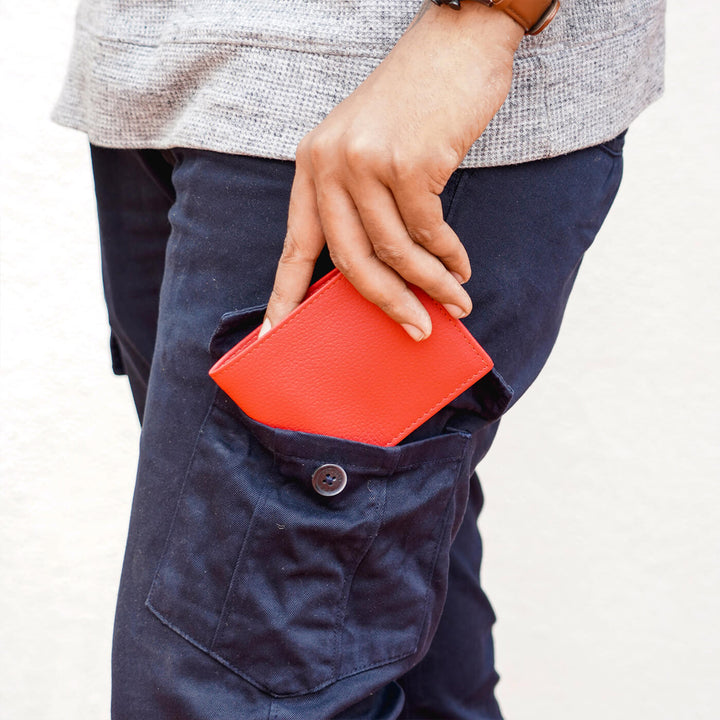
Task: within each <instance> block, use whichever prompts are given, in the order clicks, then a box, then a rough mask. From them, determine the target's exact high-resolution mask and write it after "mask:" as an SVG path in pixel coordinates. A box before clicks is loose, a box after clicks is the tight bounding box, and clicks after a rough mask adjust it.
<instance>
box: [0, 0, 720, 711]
mask: <svg viewBox="0 0 720 720" xmlns="http://www.w3.org/2000/svg"><path fill="white" fill-rule="evenodd" d="M716 7H717V4H716V3H715V2H713V1H712V0H695V2H693V3H687V4H683V7H682V9H681V7H680V3H675V4H674V5H673V6H672V7H671V8H670V9H669V14H668V66H667V91H666V94H665V97H664V98H663V99H662V100H661V101H660V102H658V103H656V104H655V105H654V106H653V107H651V108H650V109H649V110H647V111H646V112H645V113H644V114H643V116H642V117H641V118H640V119H639V120H638V121H637V122H636V123H635V124H634V125H633V127H632V129H631V131H630V133H629V135H628V141H627V146H626V166H625V167H626V169H625V179H624V182H623V186H622V187H621V189H620V194H619V197H618V199H617V201H616V203H615V206H614V208H613V209H612V211H611V214H610V217H609V219H608V221H607V222H606V224H605V227H604V228H603V230H602V232H601V234H600V236H599V237H598V239H597V241H596V243H595V245H594V246H593V248H591V250H590V252H589V253H588V255H587V257H586V259H585V263H584V266H583V269H582V270H581V272H580V277H579V279H578V282H577V284H576V289H575V292H574V296H573V297H572V298H571V301H570V305H569V308H568V311H567V314H566V319H565V323H564V326H563V330H562V332H561V335H560V339H559V341H558V344H557V347H556V350H555V352H554V354H553V356H552V358H551V359H550V361H549V363H548V365H547V367H546V369H545V371H544V372H543V374H542V375H541V377H540V379H539V380H538V381H537V382H536V383H535V385H534V386H533V387H532V388H531V390H530V391H529V392H528V393H527V395H526V396H525V397H524V398H523V400H522V401H521V402H520V403H519V404H518V405H517V406H516V407H515V408H514V409H513V410H511V411H510V413H509V414H508V415H507V417H506V418H505V419H504V420H503V423H502V427H501V431H500V433H499V436H498V439H497V442H496V445H495V447H494V448H493V450H492V452H491V453H490V455H489V457H488V458H487V459H486V461H485V462H484V463H483V465H482V466H481V476H482V481H483V488H484V490H485V495H486V504H485V509H484V510H483V513H482V515H481V520H480V526H481V531H482V534H483V538H484V548H485V557H484V565H483V571H482V578H483V585H484V587H485V589H486V591H487V593H488V595H489V597H490V600H491V602H492V604H493V606H494V608H495V610H496V612H497V615H498V618H499V619H498V623H497V625H496V632H495V640H496V653H497V667H498V671H499V672H500V674H501V681H500V684H499V686H498V691H497V692H498V697H499V699H500V702H501V705H502V708H503V710H504V712H505V714H506V716H507V718H508V720H545V719H548V720H549V719H550V718H552V720H578V719H579V718H582V719H583V720H601V719H602V720H607V719H608V718H612V719H614V720H643V719H645V718H648V719H650V718H652V719H653V720H657V719H659V718H662V719H664V718H667V719H668V720H690V719H691V720H716V719H717V718H718V717H720V698H719V697H718V688H719V685H718V677H719V676H720V632H719V630H718V611H719V610H720V606H719V603H718V591H720V570H719V566H720V529H719V526H720V513H719V510H720V501H719V499H718V498H719V496H720V492H719V490H718V480H720V457H719V455H720V453H719V449H718V435H719V432H720V417H719V416H720V413H719V412H718V404H719V402H720V392H719V391H718V379H717V378H718V369H719V368H720V339H719V335H718V320H719V315H720V313H719V311H720V299H719V292H718V274H719V272H720V263H719V262H718V261H719V260H720V253H719V251H718V240H719V239H720V231H719V230H718V222H719V220H720V216H719V213H718V205H720V192H719V190H720V188H719V187H718V179H717V178H718V165H719V161H720V157H719V156H718V146H719V143H718V130H717V128H718V115H717V99H718V90H719V88H718V81H717V79H716V78H717V69H718V53H717V51H715V50H713V49H712V48H714V47H717V31H718V27H720V13H719V12H718V10H717V9H716ZM73 12H74V0H72V1H71V0H62V2H54V3H49V2H41V1H40V0H25V1H24V2H22V3H10V2H5V3H3V5H2V9H1V10H0V48H1V50H0V52H1V53H2V61H3V68H2V83H3V85H2V94H0V98H2V100H0V104H1V105H2V108H1V110H0V112H1V113H2V139H1V143H0V147H1V148H2V161H1V162H2V196H1V200H2V220H1V222H2V225H1V226H0V231H1V233H2V246H1V247H2V290H1V295H0V310H1V313H2V315H1V324H0V330H1V333H2V336H1V342H0V360H1V363H2V482H1V484H0V492H1V497H0V582H1V583H2V585H1V586H0V587H1V589H2V591H1V592H0V718H2V720H5V719H6V718H13V719H15V718H18V719H20V718H22V719H25V718H32V719H33V720H44V719H46V718H63V719H66V718H67V719H69V718H72V719H74V720H80V719H85V718H87V719H88V720H89V719H91V718H92V719H95V718H103V717H107V716H108V715H109V694H110V682H109V678H110V667H109V664H110V643H111V631H112V619H113V613H114V603H115V593H116V588H117V582H118V579H119V574H120V566H121V561H122V554H123V550H124V542H125V534H126V531H127V523H128V516H129V509H130V501H131V496H132V490H133V482H134V466H135V459H136V452H137V440H138V427H137V423H136V419H135V416H134V410H133V407H132V403H131V399H130V393H129V390H128V388H127V386H126V382H125V380H124V379H119V378H115V377H113V376H112V375H111V373H110V367H109V356H108V350H107V327H106V315H105V309H104V306H103V301H102V292H101V285H100V274H99V258H98V248H97V229H96V221H95V216H94V199H93V193H92V186H91V181H90V170H89V158H88V152H87V147H86V141H85V138H84V137H83V136H82V135H80V134H79V133H75V132H72V131H69V130H65V129H62V128H59V127H55V126H53V125H52V124H50V122H49V120H48V116H49V113H50V109H51V107H52V104H53V102H54V100H55V97H56V96H57V93H58V91H59V88H60V85H61V82H62V77H63V73H64V68H65V63H66V61H67V57H68V52H69V44H70V39H71V35H72V16H73ZM468 622H469V623H470V622H472V618H468ZM139 720H144V719H139ZM239 720H244V719H239ZM309 720H314V719H309Z"/></svg>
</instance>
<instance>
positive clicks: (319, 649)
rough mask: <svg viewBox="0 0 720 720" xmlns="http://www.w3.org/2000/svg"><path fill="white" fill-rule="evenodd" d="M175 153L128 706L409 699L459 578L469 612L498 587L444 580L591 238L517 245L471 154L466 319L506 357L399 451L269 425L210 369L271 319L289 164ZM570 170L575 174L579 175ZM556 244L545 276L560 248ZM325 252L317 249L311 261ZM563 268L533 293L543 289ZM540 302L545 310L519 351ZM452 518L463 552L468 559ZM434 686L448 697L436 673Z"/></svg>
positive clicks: (258, 709)
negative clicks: (333, 481)
mask: <svg viewBox="0 0 720 720" xmlns="http://www.w3.org/2000/svg"><path fill="white" fill-rule="evenodd" d="M174 159H175V167H174V169H173V186H174V189H175V192H176V195H177V197H176V201H175V202H174V204H173V205H172V208H171V209H170V213H169V218H170V222H171V226H172V232H171V235H170V239H169V242H168V244H167V248H166V254H165V270H164V277H163V281H162V289H161V292H160V304H159V319H158V331H157V339H156V343H155V347H154V352H153V357H152V368H151V372H150V379H149V385H148V395H147V406H146V411H145V419H144V427H143V435H142V440H141V453H140V463H139V468H138V478H137V484H136V490H135V496H134V499H133V508H132V514H131V521H130V528H129V533H128V544H127V548H126V555H125V562H124V565H123V573H122V578H121V585H120V592H119V595H118V606H117V613H116V626H115V633H114V640H113V717H114V718H116V720H117V719H119V718H130V717H137V716H138V715H140V714H152V715H153V717H157V718H160V719H161V718H166V717H167V718H171V717H172V718H187V719H190V718H203V717H214V718H218V719H220V718H225V717H227V718H230V717H238V716H240V717H247V718H254V717H258V718H260V717H263V718H264V717H272V718H276V719H277V720H280V719H281V718H305V717H331V716H334V715H337V716H338V717H340V716H344V717H360V716H361V717H367V718H371V717H376V718H380V717H388V718H389V717H396V716H397V715H398V713H399V712H400V707H401V705H402V702H403V700H402V697H403V692H405V693H406V694H407V696H408V699H409V700H410V699H411V698H410V695H411V692H412V689H411V684H410V683H408V684H407V685H406V688H405V689H404V690H403V689H402V688H401V686H400V684H398V683H397V682H393V681H394V680H397V679H398V678H401V677H402V676H404V675H405V674H406V673H407V672H408V671H409V670H410V668H411V667H413V666H414V665H416V664H417V662H418V661H419V660H420V659H421V658H422V657H423V656H424V655H425V654H426V653H428V650H430V652H429V653H428V657H429V658H430V657H431V656H432V657H434V658H435V659H436V661H437V659H438V658H441V657H443V656H446V655H447V653H450V652H451V651H452V647H453V643H452V642H450V643H449V642H448V638H451V636H452V634H453V633H456V628H457V625H456V624H455V625H453V624H452V623H451V624H450V626H448V627H450V628H451V630H450V631H449V632H446V631H443V629H442V628H443V622H442V621H441V612H442V607H443V602H444V600H445V597H446V595H448V607H452V608H454V609H455V611H454V613H453V615H454V616H462V613H466V614H468V615H470V616H473V617H476V616H475V615H474V613H475V610H476V609H477V608H478V607H479V606H478V599H479V602H480V604H481V605H482V604H483V600H482V596H481V595H480V593H479V592H478V591H477V589H476V590H474V591H473V592H472V593H469V594H468V597H470V596H472V597H474V598H475V599H474V600H471V601H470V602H463V601H461V602H459V603H458V601H457V598H458V597H460V596H459V595H456V594H455V590H454V587H453V586H451V587H450V588H449V589H448V575H450V576H451V577H453V571H452V570H451V566H452V564H453V563H456V564H457V565H458V567H461V566H462V565H463V563H464V560H463V557H462V556H463V555H464V554H468V553H469V554H470V556H471V557H470V560H469V562H468V563H465V564H466V567H465V569H462V568H461V570H462V571H461V572H460V573H459V574H458V577H460V576H462V577H463V578H465V579H467V578H468V577H470V576H472V575H475V574H476V573H475V568H476V567H477V565H478V563H479V555H478V554H477V550H478V549H479V545H478V543H479V536H477V535H476V533H475V532H474V531H472V527H470V526H474V518H475V517H476V513H477V511H478V510H479V506H478V503H477V502H475V503H474V504H473V505H472V510H471V515H470V517H471V521H470V522H469V521H468V520H467V519H466V520H465V522H464V523H463V516H464V513H465V507H466V504H467V497H468V492H469V487H470V486H469V482H468V481H469V478H470V476H471V475H472V471H473V469H474V467H475V465H476V464H477V463H478V462H479V461H480V459H481V458H482V456H483V455H484V454H485V453H486V452H487V450H488V448H489V446H490V443H491V441H492V437H493V436H494V432H495V429H496V427H497V424H496V421H497V419H498V417H499V416H500V415H501V414H502V412H503V410H504V409H505V407H507V404H508V402H509V400H510V398H511V392H510V390H509V389H508V386H507V384H506V383H505V382H504V381H503V378H502V374H501V373H507V374H508V377H510V378H511V379H512V380H513V381H514V382H516V383H518V386H519V387H520V389H521V390H522V389H523V378H525V379H526V380H527V378H530V377H532V375H533V372H537V370H539V367H538V359H539V358H541V357H542V354H543V352H545V353H547V352H549V348H550V346H551V345H552V340H554V335H553V332H556V331H557V328H556V326H557V325H559V317H558V313H560V314H561V309H562V307H564V301H565V300H566V299H567V292H569V287H568V284H571V282H572V278H573V277H574V272H576V270H577V265H578V264H579V259H580V257H581V256H582V251H583V250H582V248H583V245H585V246H586V245H587V244H589V242H588V238H587V237H584V238H583V239H582V241H581V242H579V241H577V240H571V239H570V236H571V235H572V233H566V235H565V236H563V237H564V239H566V240H567V242H568V244H569V246H571V249H568V250H562V249H560V250H559V249H558V245H556V244H554V243H549V242H547V243H543V242H540V241H537V242H535V243H534V244H532V245H531V246H530V249H531V250H532V251H533V252H535V253H537V256H536V257H535V260H534V261H533V262H526V261H525V260H523V259H522V258H519V257H516V255H515V253H517V252H519V249H520V247H519V246H520V245H521V244H522V243H521V241H520V240H517V239H516V238H515V236H514V233H515V227H514V226H512V223H510V225H511V227H510V228H509V230H508V231H507V233H506V234H507V235H511V236H512V241H513V242H509V243H508V244H507V245H505V244H504V243H503V236H502V233H501V232H500V230H499V229H498V227H499V223H498V224H496V225H495V226H494V227H495V230H494V231H493V232H492V233H491V232H487V233H486V232H485V230H484V229H483V228H484V227H485V222H486V218H489V217H490V216H491V215H492V212H493V211H494V206H493V205H492V203H490V202H488V194H487V193H484V192H483V191H484V190H486V187H485V183H486V182H488V181H489V182H490V184H491V185H492V180H491V178H489V180H488V181H486V179H485V176H484V175H483V176H482V177H481V176H480V174H479V173H474V172H471V171H465V170H463V171H457V173H456V174H455V175H454V176H453V178H451V181H450V182H449V183H448V187H447V188H446V192H444V193H443V198H442V199H443V204H444V207H445V210H446V212H447V214H448V218H449V219H450V221H451V223H453V224H454V226H455V227H456V229H457V230H458V234H459V235H460V237H461V238H463V239H464V240H465V241H466V242H467V243H468V246H469V250H471V258H473V261H474V268H475V274H474V278H477V277H478V267H477V264H478V263H484V266H483V269H482V271H481V273H480V278H481V279H482V278H483V277H484V278H485V280H486V281H488V280H489V279H490V278H492V279H494V280H495V282H494V284H492V285H486V284H484V283H483V282H482V280H481V281H478V280H475V284H474V285H473V286H472V288H471V289H472V293H471V294H473V297H474V301H475V307H476V311H475V313H473V316H475V317H473V316H471V317H470V318H469V319H468V320H469V321H470V322H469V323H468V325H469V327H470V328H471V331H472V332H474V333H475V334H476V336H477V337H478V338H479V339H480V340H481V342H483V343H484V344H485V345H486V347H488V349H489V350H490V352H491V354H493V353H495V354H496V355H497V357H496V362H497V364H498V367H499V368H500V370H499V371H495V372H493V374H492V375H490V376H488V377H487V378H486V379H484V380H483V381H481V383H478V385H477V386H476V387H474V388H473V389H472V390H471V391H469V392H468V393H467V394H464V396H461V397H460V398H459V399H458V400H457V401H456V402H455V403H453V405H452V407H451V408H449V409H448V410H447V412H446V413H445V414H444V415H443V416H442V417H441V418H440V419H439V420H437V419H435V420H433V422H431V423H428V425H427V427H424V428H423V429H422V430H421V432H419V433H416V434H415V435H414V437H411V438H408V440H407V441H406V442H404V443H402V444H401V445H400V446H398V447H397V448H390V449H388V448H372V447H369V446H362V447H359V445H360V444H357V443H348V442H347V441H334V440H332V439H321V438H316V437H308V436H305V435H304V434H302V433H287V432H285V431H274V430H272V429H269V428H266V427H264V426H259V425H258V424H257V423H254V422H253V421H251V420H250V419H248V418H246V417H243V416H242V413H241V412H240V411H239V410H237V409H234V408H233V407H231V405H230V404H229V403H228V402H227V399H226V398H225V397H223V395H222V393H218V391H217V389H216V388H215V386H214V384H213V383H212V382H211V381H210V380H209V378H208V376H207V370H208V368H209V366H210V364H211V362H212V357H211V355H210V348H211V347H212V346H213V344H214V340H215V341H217V339H218V338H219V337H223V338H225V339H234V340H237V339H239V338H240V337H242V335H243V334H244V333H246V332H248V331H249V330H250V329H251V328H252V327H253V326H254V324H256V323H258V322H259V321H260V319H261V318H262V312H263V308H264V304H265V303H266V301H267V298H268V296H269V293H270V290H271V288H272V282H273V277H274V272H275V266H276V262H277V258H278V257H279V254H280V251H281V247H282V242H283V237H284V231H285V220H286V217H287V204H288V200H289V192H290V187H291V184H292V177H293V172H294V166H293V164H292V163H286V162H283V161H275V160H265V159H260V158H250V157H241V156H234V157H233V156H226V155H219V154H216V153H210V152H201V151H188V150H178V151H175V152H174ZM548 162H549V161H548ZM544 167H545V166H542V165H539V166H537V167H536V168H535V169H534V170H533V171H532V172H531V173H530V175H531V176H533V177H534V178H535V184H536V186H537V187H542V186H543V184H544V183H549V184H550V183H551V179H552V177H553V174H555V173H557V171H556V170H555V169H554V167H553V166H552V165H548V166H547V168H548V169H547V171H545V170H544V169H543V168H544ZM573 167H574V166H573V164H572V163H570V164H569V165H568V166H566V167H565V168H564V169H562V170H561V171H560V173H559V174H560V176H563V177H564V178H565V180H567V181H568V182H572V180H573V172H574V170H573ZM605 170H606V171H607V167H606V168H605ZM555 179H556V180H557V178H555ZM562 207H564V206H563V202H562V201H561V202H559V203H558V204H557V205H556V206H554V208H550V209H546V215H547V217H545V218H544V220H545V221H546V222H547V223H548V227H549V223H550V220H551V219H552V220H553V222H555V223H556V224H557V225H558V226H560V225H562V222H561V221H558V220H557V217H556V216H557V212H556V211H558V210H559V209H561V208H562ZM512 209H513V212H515V211H516V210H517V208H515V207H514V206H513V208H512ZM479 219H481V220H482V221H483V222H482V224H481V223H480V221H479ZM566 219H567V218H566ZM536 221H538V222H539V218H537V217H536V218H535V220H533V221H532V223H534V222H536ZM479 227H480V228H481V229H482V232H479V231H478V228H479ZM487 227H488V228H489V227H490V224H487ZM463 228H464V230H463ZM465 231H467V232H465ZM548 232H549V233H550V235H551V236H552V237H555V235H553V233H554V231H553V230H552V229H551V230H549V231H548ZM466 237H467V239H466ZM526 239H527V238H526ZM590 240H591V238H590ZM513 243H514V244H513ZM529 251H530V250H529ZM558 253H559V255H560V256H562V258H563V261H562V262H559V263H558V264H559V269H557V271H554V270H553V271H552V272H550V273H549V276H550V278H551V279H550V280H549V279H548V268H549V267H554V264H553V261H551V260H549V259H547V255H553V254H555V255H557V254H558ZM578 253H579V254H578ZM573 257H574V258H575V259H574V263H573V262H572V258H573ZM513 262H515V263H516V264H519V266H520V268H518V267H516V266H514V265H513ZM533 267H534V268H535V270H536V271H535V274H534V275H533ZM329 269H330V263H329V260H328V258H327V256H326V255H324V256H323V257H322V258H321V260H320V262H319V263H318V267H317V270H316V276H319V275H320V274H323V273H324V272H326V271H327V270H329ZM563 276H564V277H565V280H564V281H561V278H562V277H563ZM503 278H505V279H506V280H507V282H506V283H503V282H502V279H503ZM548 283H549V286H550V287H549V288H548V289H547V291H543V293H542V294H541V300H542V303H540V302H539V301H538V297H537V296H535V295H533V293H532V292H529V291H528V288H532V287H536V286H537V287H540V286H543V287H544V286H545V285H547V284H548ZM501 290H502V292H501ZM519 303H524V304H525V305H526V307H524V308H523V307H520V306H519ZM538 304H542V305H543V307H542V308H541V309H540V310H538V309H537V308H536V306H537V305H538ZM479 310H480V312H479ZM221 316H225V319H224V320H223V321H222V322H220V324H219V321H220V318H221ZM529 316H530V317H532V318H533V319H532V320H531V321H528V317H529ZM546 316H549V317H550V318H551V320H549V321H547V320H546V321H545V324H543V321H542V318H544V317H546ZM526 321H527V322H530V325H531V326H533V327H535V326H537V325H538V324H539V325H542V328H541V330H540V331H539V332H538V333H537V334H536V335H535V336H533V337H532V338H530V339H529V340H528V339H523V343H524V344H523V345H522V346H521V348H519V349H518V350H517V352H515V351H513V350H512V344H513V343H514V342H515V341H516V339H517V338H518V337H519V336H522V335H523V332H524V330H525V329H526V327H527V326H526V325H524V324H523V323H525V322H526ZM553 328H554V330H553ZM218 330H219V332H218ZM537 343H540V344H541V345H542V346H543V349H542V350H540V351H535V348H534V344H537ZM498 358H499V359H500V362H498ZM540 364H541V363H540ZM323 462H335V463H339V464H342V465H344V466H345V467H346V468H348V469H349V470H350V473H351V477H352V479H353V483H352V484H351V483H350V482H349V483H348V487H349V490H348V491H345V492H344V493H343V495H342V496H341V501H339V502H338V503H337V504H336V505H332V506H328V505H321V504H319V501H318V499H317V498H314V497H313V496H312V493H311V490H310V489H309V488H310V478H311V476H312V474H313V472H314V471H315V470H316V469H317V467H318V466H319V465H320V464H321V463H323ZM476 499H477V498H476ZM459 531H460V534H458V532H459ZM456 536H457V537H460V536H462V537H463V538H465V541H464V545H465V546H467V548H468V550H463V551H462V552H456V553H455V559H453V557H452V556H453V553H451V551H450V547H451V543H452V540H453V538H455V537H456ZM336 538H342V542H340V543H338V542H336V541H335V539H336ZM458 547H459V546H458ZM458 587H459V585H458ZM461 594H462V591H461ZM408 608H409V610H408ZM484 612H485V615H484V616H485V620H484V621H483V622H485V625H486V626H488V627H489V625H490V624H491V622H492V617H491V614H490V613H488V612H487V607H486V608H485V611H484ZM438 628H440V630H439V632H440V634H439V635H438V634H436V631H437V630H438ZM482 632H485V631H484V630H483V631H482ZM486 634H487V633H486ZM433 637H435V641H433ZM431 643H432V645H431ZM392 647H396V648H398V650H399V651H398V652H397V653H395V654H393V652H392V649H391V648H392ZM434 647H436V648H437V650H433V648H434ZM487 662H490V665H491V664H492V663H491V658H490V660H489V661H487V660H486V661H485V663H486V665H487ZM451 665H452V663H451V662H448V663H446V666H448V667H449V666H451ZM487 673H488V674H489V675H491V673H492V671H491V670H489V669H488V670H487ZM438 684H439V685H442V683H438ZM491 685H492V683H491ZM490 689H491V688H490ZM430 695H433V693H432V692H431V693H430ZM434 695H435V697H434V699H433V700H432V701H431V702H434V703H436V705H435V707H438V708H441V709H440V710H439V712H440V715H437V714H436V715H435V716H442V712H443V711H442V707H443V705H442V692H440V693H435V694H434ZM357 702H363V703H364V707H363V709H362V710H360V709H359V706H357V705H355V706H354V704H355V703H357ZM438 703H439V704H438ZM353 706H354V707H353ZM428 707H432V704H431V705H429V706H428ZM428 712H431V711H428ZM357 713H362V715H358V714H357ZM427 716H428V717H433V715H431V714H429V715H427ZM469 717H473V716H472V715H469Z"/></svg>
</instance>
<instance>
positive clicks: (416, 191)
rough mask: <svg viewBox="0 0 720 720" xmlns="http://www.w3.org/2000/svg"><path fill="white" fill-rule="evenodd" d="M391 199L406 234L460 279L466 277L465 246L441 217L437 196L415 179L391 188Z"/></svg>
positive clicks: (467, 272)
mask: <svg viewBox="0 0 720 720" xmlns="http://www.w3.org/2000/svg"><path fill="white" fill-rule="evenodd" d="M392 192H393V196H394V198H395V202H396V205H397V208H398V211H399V212H400V215H401V218H402V222H403V224H404V226H405V228H406V232H407V233H408V235H409V236H410V237H411V238H412V240H414V241H415V242H416V243H417V244H419V245H421V246H422V247H424V248H425V249H426V250H427V251H428V252H430V253H431V254H432V255H434V256H435V257H437V258H438V260H440V262H442V264H443V265H444V266H445V267H446V268H447V269H448V271H449V272H451V273H453V272H454V273H457V275H459V276H460V278H461V282H467V281H468V280H469V279H470V274H471V268H470V258H469V257H468V254H467V250H466V249H465V246H464V245H463V244H462V242H461V241H460V238H459V237H458V236H457V235H456V234H455V231H454V230H453V229H452V228H451V227H450V226H449V225H448V224H447V223H446V222H445V219H444V218H443V210H442V202H441V200H440V196H439V195H436V194H435V193H434V192H432V191H430V190H429V189H423V188H422V187H418V185H417V184H416V183H413V184H407V183H400V184H397V185H394V186H393V188H392Z"/></svg>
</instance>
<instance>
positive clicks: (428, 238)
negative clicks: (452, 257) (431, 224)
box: [407, 225, 437, 247]
mask: <svg viewBox="0 0 720 720" xmlns="http://www.w3.org/2000/svg"><path fill="white" fill-rule="evenodd" d="M407 233H408V235H409V236H410V238H411V239H412V241H413V242H414V243H417V244H418V245H422V246H423V247H427V246H428V245H430V244H432V242H433V240H434V239H435V237H436V235H437V233H436V232H434V231H433V230H431V229H430V228H428V227H426V226H425V227H422V226H419V225H414V226H411V227H408V228H407Z"/></svg>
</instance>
